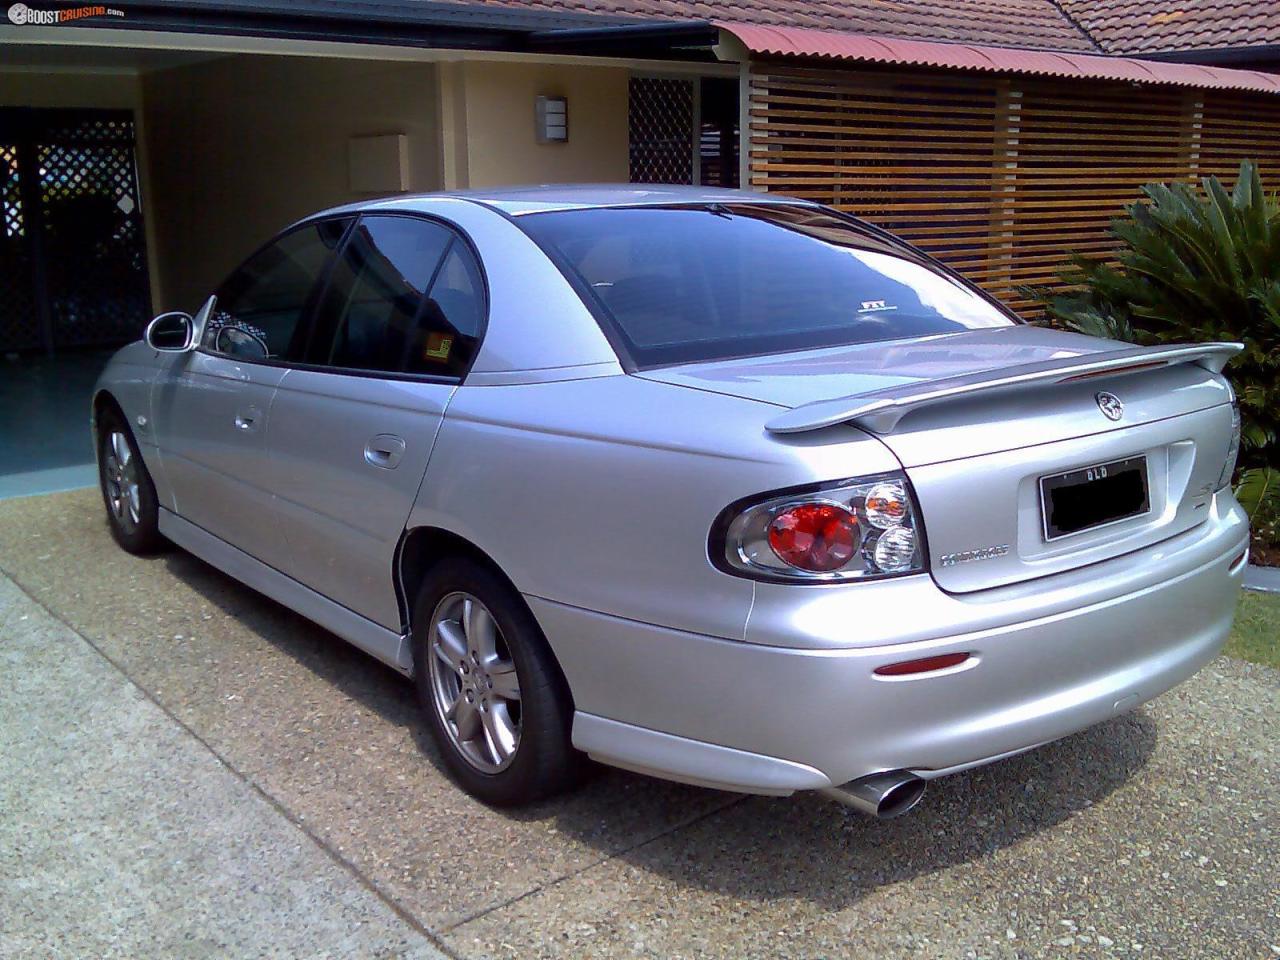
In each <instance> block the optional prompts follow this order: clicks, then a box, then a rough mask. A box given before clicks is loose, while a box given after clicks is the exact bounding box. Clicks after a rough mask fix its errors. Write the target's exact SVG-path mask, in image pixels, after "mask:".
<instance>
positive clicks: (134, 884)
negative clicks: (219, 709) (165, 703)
mask: <svg viewBox="0 0 1280 960" xmlns="http://www.w3.org/2000/svg"><path fill="white" fill-rule="evenodd" d="M0 675H2V676H3V678H4V682H3V683H2V684H0V811H3V815H0V956H3V957H6V958H19V957H33V958H35V957H39V958H48V957H95V958H98V957H208V956H246V957H247V956H261V957H268V956H271V957H277V956H278V957H301V956H308V957H351V956H367V957H403V958H410V957H412V958H422V960H429V958H442V957H443V956H444V955H443V954H441V953H440V952H439V951H438V950H436V949H435V948H434V947H433V946H432V945H431V943H430V942H429V941H428V940H427V938H426V937H425V936H424V935H423V933H422V932H421V931H419V930H417V929H416V928H415V927H414V926H413V925H412V924H410V923H408V922H406V921H405V919H404V918H402V917H400V916H399V915H397V914H396V912H395V911H394V910H392V909H391V907H390V906H388V904H387V903H385V902H384V901H383V900H382V899H380V898H379V897H378V896H377V895H376V894H375V893H374V892H373V891H371V890H370V889H369V888H368V887H367V886H366V885H365V884H364V883H363V881H361V880H360V879H359V878H358V877H357V876H355V875H354V874H352V873H351V871H349V870H347V869H345V868H344V867H343V866H342V865H341V864H340V863H339V862H337V861H336V860H335V859H334V858H333V857H331V856H330V855H329V854H328V853H327V852H326V851H324V850H323V849H322V848H321V847H320V846H318V845H317V844H316V843H315V842H314V841H313V840H312V839H311V838H310V837H308V836H307V835H306V833H305V832H303V831H302V830H301V829H299V828H298V826H297V825H295V824H294V823H292V822H290V821H289V820H288V818H287V817H285V816H284V815H283V814H282V813H281V812H280V811H279V810H278V809H276V808H275V807H274V806H273V805H272V804H271V803H270V801H269V800H268V799H266V798H265V797H263V796H261V795H260V794H259V793H258V792H257V791H255V790H254V789H253V788H252V787H251V786H250V785H249V784H247V783H245V782H244V781H243V780H242V779H241V778H240V777H238V776H236V774H235V773H234V772H232V771H230V770H228V769H227V767H226V766H225V765H224V764H223V763H221V762H220V761H219V760H218V758H217V757H215V756H214V755H213V754H212V753H211V752H210V751H209V750H208V748H206V747H205V746H204V745H203V744H202V743H200V741H199V740H198V739H197V738H195V737H193V736H192V735H191V734H190V733H189V732H188V731H186V730H185V729H183V727H182V726H181V725H180V724H178V723H177V722H175V721H174V720H173V719H172V718H171V717H169V716H167V715H166V714H165V713H164V711H162V710H161V709H160V708H159V707H158V706H157V705H156V704H155V703H153V702H152V701H151V700H149V699H148V698H146V697H145V696H144V695H143V694H142V693H141V691H139V690H138V688H137V687H136V686H135V685H134V684H133V683H131V682H130V681H129V680H128V679H127V678H126V677H125V676H124V675H122V674H121V673H120V672H119V671H118V670H117V669H116V668H115V667H113V666H112V665H111V664H110V663H108V662H107V660H105V659H104V658H103V657H102V656H101V655H100V654H98V653H97V651H95V650H94V649H92V647H90V646H89V645H88V644H87V643H85V642H84V640H82V639H81V638H80V637H78V636H76V635H75V634H74V633H73V632H72V631H71V630H70V629H68V628H67V627H66V626H65V625H64V624H62V623H61V622H59V621H58V620H56V619H54V618H53V617H52V616H50V615H49V614H48V613H46V612H45V611H44V610H43V609H41V608H40V607H39V606H38V605H37V604H36V603H34V602H33V601H32V600H31V599H30V598H28V597H27V596H26V595H25V594H23V593H21V592H20V591H19V590H18V589H17V588H16V587H14V586H13V584H12V583H11V582H10V581H9V580H7V579H5V578H3V577H0Z"/></svg>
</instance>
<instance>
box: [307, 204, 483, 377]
mask: <svg viewBox="0 0 1280 960" xmlns="http://www.w3.org/2000/svg"><path fill="white" fill-rule="evenodd" d="M469 267H470V268H471V269H469ZM482 311H483V299H482V295H481V288H480V285H479V283H478V277H477V276H475V274H474V264H473V263H472V262H471V257H470V254H469V252H468V251H467V249H466V247H465V246H464V244H463V243H462V242H461V241H460V240H459V239H458V238H457V237H456V236H455V235H454V233H453V232H452V231H450V230H449V229H448V228H446V227H444V226H442V225H440V224H437V223H433V222H431V221H427V220H422V219H417V218H410V217H395V216H370V217H365V218H363V219H361V221H360V222H359V223H358V224H357V225H356V227H355V229H354V230H353V231H352V233H351V237H350V239H349V240H348V241H347V244H346V246H345V247H344V248H343V250H342V254H341V256H340V257H339V259H338V261H337V263H336V264H335V266H334V270H333V273H332V276H331V279H330V282H329V285H328V289H327V290H326V292H325V295H324V300H323V304H322V307H321V309H320V311H319V314H318V317H317V324H316V332H315V335H314V336H313V338H312V345H311V348H310V349H309V351H308V357H307V359H308V362H310V363H314V364H318V365H321V366H326V367H335V368H339V369H347V370H371V371H383V372H388V373H419V374H438V375H446V376H459V375H461V374H462V373H463V372H464V371H465V370H466V367H467V366H468V365H469V363H470V359H471V355H472V353H473V351H474V349H475V342H476V337H477V336H478V334H479V328H480V323H481V317H482Z"/></svg>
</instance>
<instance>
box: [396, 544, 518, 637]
mask: <svg viewBox="0 0 1280 960" xmlns="http://www.w3.org/2000/svg"><path fill="white" fill-rule="evenodd" d="M450 557H468V558H470V559H472V560H474V561H476V562H477V563H479V564H481V565H483V566H485V567H487V568H489V569H490V570H492V571H493V572H494V573H495V574H497V575H498V576H499V577H501V578H502V580H503V581H504V582H505V583H506V584H507V585H508V586H509V587H511V589H512V590H514V591H515V592H516V593H517V594H519V593H520V588H519V587H517V586H516V585H515V583H514V582H513V581H512V579H511V577H510V576H508V575H507V573H506V571H504V570H503V569H502V567H501V565H499V563H498V562H497V561H496V560H494V559H493V557H492V556H491V555H490V554H489V553H488V552H486V551H485V550H483V549H482V548H481V547H479V546H477V545H476V544H475V543H473V542H472V541H470V540H468V539H467V538H466V537H464V536H462V535H461V534H459V533H455V532H454V531H452V530H447V529H445V528H444V527H437V526H429V525H427V526H418V527H412V528H410V529H408V530H406V531H405V533H404V536H403V537H401V538H400V545H399V547H398V548H397V549H396V555H395V570H394V571H393V573H394V579H395V586H396V596H397V598H398V599H399V602H400V618H401V621H402V622H403V624H404V628H405V630H406V632H407V631H410V630H412V629H413V602H414V598H415V597H416V596H417V594H418V588H419V587H420V586H421V585H422V581H423V579H424V578H425V577H426V575H427V572H428V571H429V570H430V569H431V568H432V567H434V566H435V565H436V564H438V563H441V562H444V561H445V560H447V559H449V558H450Z"/></svg>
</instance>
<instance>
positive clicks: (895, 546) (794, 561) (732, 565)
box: [707, 473, 925, 583]
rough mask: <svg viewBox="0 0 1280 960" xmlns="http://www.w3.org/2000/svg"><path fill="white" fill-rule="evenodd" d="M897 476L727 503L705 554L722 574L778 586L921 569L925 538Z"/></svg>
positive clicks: (907, 490) (907, 488) (907, 487)
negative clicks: (730, 574) (758, 580)
mask: <svg viewBox="0 0 1280 960" xmlns="http://www.w3.org/2000/svg"><path fill="white" fill-rule="evenodd" d="M916 514H917V508H916V505H915V502H914V499H913V498H912V496H911V488H910V485H909V484H908V482H907V478H906V477H905V476H903V475H902V474H901V473H882V474H878V475H875V476H869V477H853V478H850V479H848V480H833V481H831V482H830V483H823V484H815V485H813V486H811V487H801V488H795V489H793V490H791V491H786V490H780V491H777V492H776V493H774V494H773V496H768V495H763V496H761V497H759V498H756V497H750V498H746V499H743V500H739V501H738V502H737V503H732V504H730V505H729V506H728V507H726V508H725V509H724V510H722V511H721V513H720V516H718V517H717V518H716V520H715V522H714V523H713V524H712V525H711V534H710V537H709V538H708V542H707V547H708V555H709V557H710V559H711V562H712V563H713V564H715V565H716V566H717V567H718V568H719V569H721V570H723V571H724V572H726V573H732V574H735V575H737V576H745V577H750V578H752V579H760V580H769V581H771V582H775V583H837V582H844V581H850V580H857V579H859V578H864V577H900V576H905V575H908V574H913V573H921V572H923V571H924V569H925V561H924V533H923V530H921V528H920V522H919V517H918V516H917V515H916Z"/></svg>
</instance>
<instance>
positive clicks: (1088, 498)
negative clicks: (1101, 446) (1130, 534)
mask: <svg viewBox="0 0 1280 960" xmlns="http://www.w3.org/2000/svg"><path fill="white" fill-rule="evenodd" d="M1150 509H1151V498H1150V496H1149V493H1148V489H1147V458H1146V457H1128V458H1126V459H1124V460H1112V461H1111V462H1110V463H1100V464H1098V465H1096V466H1092V467H1084V468H1082V469H1080V470H1072V471H1071V472H1070V473H1056V474H1054V475H1053V476H1050V477H1041V478H1040V511H1041V515H1042V517H1043V519H1044V538H1045V539H1046V540H1058V539H1060V538H1062V537H1069V536H1071V534H1073V533H1082V532H1083V531H1085V530H1093V529H1096V528H1097V527H1104V526H1106V525H1107V524H1110V523H1119V522H1120V521H1121V520H1128V519H1129V518H1131V517H1138V516H1141V515H1142V514H1144V513H1146V512H1148V511H1149V510H1150Z"/></svg>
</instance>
